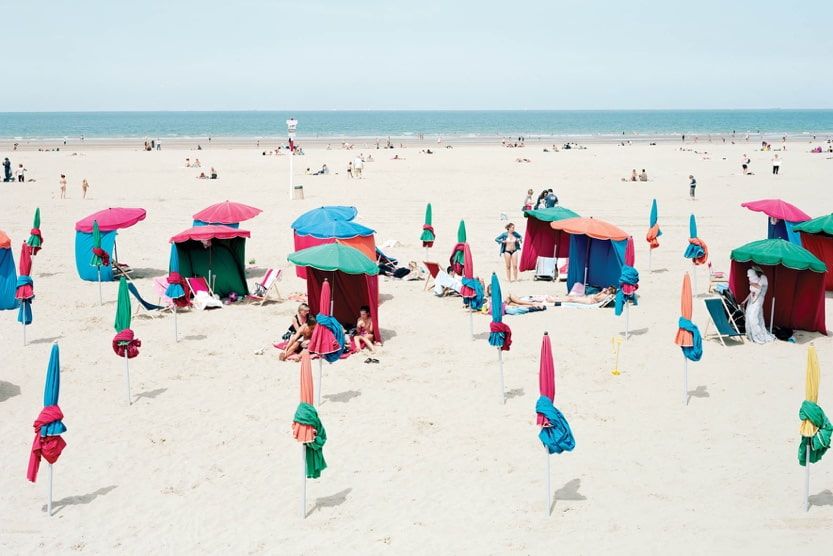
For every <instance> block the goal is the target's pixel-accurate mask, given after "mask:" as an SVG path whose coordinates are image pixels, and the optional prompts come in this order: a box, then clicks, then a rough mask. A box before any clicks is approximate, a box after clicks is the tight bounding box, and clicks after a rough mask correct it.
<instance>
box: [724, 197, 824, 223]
mask: <svg viewBox="0 0 833 556" xmlns="http://www.w3.org/2000/svg"><path fill="white" fill-rule="evenodd" d="M740 206H742V207H745V208H748V209H749V210H752V211H755V212H763V213H764V214H766V215H767V216H771V217H773V218H780V219H781V220H786V221H787V222H806V221H807V220H810V215H809V214H807V213H806V212H804V211H803V210H801V209H800V208H798V207H797V206H795V205H792V204H790V203H788V202H786V201H782V200H781V199H761V200H759V201H748V202H746V203H741V204H740Z"/></svg>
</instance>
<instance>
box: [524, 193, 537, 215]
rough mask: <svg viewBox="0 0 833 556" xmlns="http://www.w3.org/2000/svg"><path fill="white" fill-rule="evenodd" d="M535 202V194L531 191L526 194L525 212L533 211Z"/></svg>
mask: <svg viewBox="0 0 833 556" xmlns="http://www.w3.org/2000/svg"><path fill="white" fill-rule="evenodd" d="M534 202H535V192H534V191H533V190H531V189H529V190H527V192H526V199H524V208H523V210H532V204H533V203H534Z"/></svg>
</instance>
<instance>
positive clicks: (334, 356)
mask: <svg viewBox="0 0 833 556" xmlns="http://www.w3.org/2000/svg"><path fill="white" fill-rule="evenodd" d="M315 321H316V322H317V323H318V324H317V326H323V327H324V328H327V329H328V330H329V331H330V332H332V333H333V336H335V339H336V342H337V343H338V351H334V352H333V353H327V354H325V355H322V356H321V357H323V358H324V359H326V360H327V362H328V363H335V362H336V361H338V360H339V359H340V358H341V354H342V353H343V352H344V328H343V327H342V326H341V323H339V322H338V321H337V320H336V319H335V318H334V317H331V316H330V315H325V314H323V313H318V314H317V315H316V316H315Z"/></svg>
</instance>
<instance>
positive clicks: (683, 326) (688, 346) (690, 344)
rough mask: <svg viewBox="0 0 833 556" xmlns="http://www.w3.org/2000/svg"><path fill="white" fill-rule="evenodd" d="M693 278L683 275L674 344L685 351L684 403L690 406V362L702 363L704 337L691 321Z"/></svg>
mask: <svg viewBox="0 0 833 556" xmlns="http://www.w3.org/2000/svg"><path fill="white" fill-rule="evenodd" d="M691 304H692V300H691V278H690V277H689V274H688V272H686V273H685V275H683V291H682V293H681V295H680V318H679V320H678V324H677V326H678V328H677V335H676V336H675V337H674V343H675V344H677V345H678V346H680V348H681V349H682V351H683V403H684V404H686V405H688V361H689V359H690V360H692V361H700V359H701V358H702V357H703V337H702V336H701V335H700V329H698V328H697V325H696V324H694V323H693V322H692V320H691V315H692V306H691Z"/></svg>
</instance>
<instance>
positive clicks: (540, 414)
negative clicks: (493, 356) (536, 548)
mask: <svg viewBox="0 0 833 556" xmlns="http://www.w3.org/2000/svg"><path fill="white" fill-rule="evenodd" d="M538 390H539V394H540V395H539V397H538V401H537V402H536V403H535V413H536V414H537V415H536V417H537V422H538V425H539V426H540V427H541V429H540V430H539V431H538V439H539V440H540V441H541V444H543V445H544V454H545V457H546V460H547V515H550V509H551V508H552V485H551V483H550V455H552V454H560V453H562V452H565V451H567V452H569V451H572V450H573V448H575V447H576V441H575V438H573V431H572V430H571V429H570V424H569V423H568V422H567V419H566V418H565V417H564V415H563V414H562V413H561V412H560V411H559V410H558V409H557V408H556V407H555V405H553V402H554V400H555V363H554V361H553V357H552V344H551V343H550V336H549V333H547V332H544V339H543V340H542V342H541V358H540V362H539V368H538Z"/></svg>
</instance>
